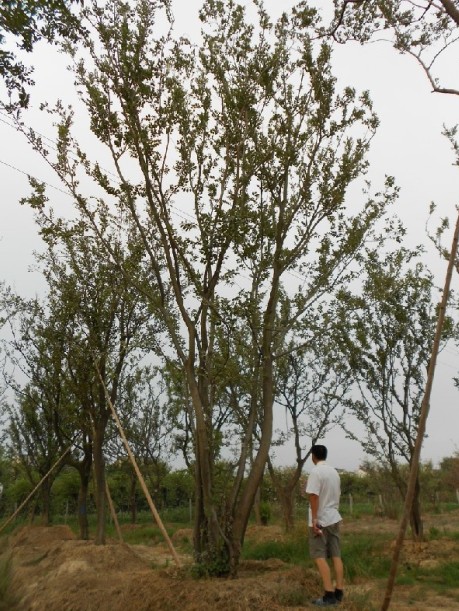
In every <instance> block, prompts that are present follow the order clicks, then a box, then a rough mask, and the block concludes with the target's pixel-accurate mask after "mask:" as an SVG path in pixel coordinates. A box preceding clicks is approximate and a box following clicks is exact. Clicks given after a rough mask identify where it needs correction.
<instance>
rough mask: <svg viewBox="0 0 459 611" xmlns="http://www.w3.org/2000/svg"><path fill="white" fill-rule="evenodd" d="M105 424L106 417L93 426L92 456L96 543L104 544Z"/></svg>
mask: <svg viewBox="0 0 459 611" xmlns="http://www.w3.org/2000/svg"><path fill="white" fill-rule="evenodd" d="M106 424H107V419H106V418H101V419H100V420H99V421H98V422H97V423H96V425H95V427H94V439H93V457H94V480H95V494H96V510H97V523H96V537H95V544H96V545H104V544H105V512H106V505H105V460H104V449H103V445H104V435H105V427H106Z"/></svg>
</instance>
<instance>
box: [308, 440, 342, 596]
mask: <svg viewBox="0 0 459 611" xmlns="http://www.w3.org/2000/svg"><path fill="white" fill-rule="evenodd" d="M311 457H312V462H313V463H314V467H313V468H312V470H311V473H310V475H309V477H308V482H307V484H306V494H308V495H309V551H310V554H311V558H313V559H314V560H315V563H316V566H317V568H318V570H319V573H320V576H321V578H322V583H323V586H324V590H325V594H324V595H323V597H322V598H318V599H317V600H314V601H313V604H315V605H317V606H318V607H330V606H332V605H336V604H338V603H339V602H340V601H341V600H342V598H343V580H344V572H343V562H342V560H341V547H340V538H339V523H340V522H341V516H340V513H339V511H338V508H339V499H340V495H341V483H340V477H339V475H338V472H337V471H336V469H334V468H333V467H331V466H330V465H328V464H327V463H326V462H325V460H326V458H327V448H326V447H325V446H322V445H315V446H313V447H312V449H311ZM327 558H331V559H332V562H333V568H334V570H335V580H336V587H335V588H333V584H332V579H331V572H330V567H329V566H328V562H327Z"/></svg>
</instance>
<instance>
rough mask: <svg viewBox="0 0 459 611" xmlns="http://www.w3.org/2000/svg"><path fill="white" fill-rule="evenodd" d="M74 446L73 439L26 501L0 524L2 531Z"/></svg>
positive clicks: (0, 530)
mask: <svg viewBox="0 0 459 611" xmlns="http://www.w3.org/2000/svg"><path fill="white" fill-rule="evenodd" d="M72 446H73V441H72V443H71V444H70V445H69V447H68V448H67V449H66V450H65V452H64V453H63V454H62V456H61V457H60V458H59V459H58V460H57V461H56V462H55V463H54V465H53V466H52V467H51V469H50V470H49V471H48V473H47V474H46V475H44V476H43V477H42V478H41V480H40V481H39V482H38V484H37V485H36V486H35V488H34V489H33V490H32V492H31V493H30V494H29V495H28V497H27V498H26V499H25V501H23V502H22V503H21V504H20V505H19V507H18V508H17V509H16V511H15V512H14V513H13V515H12V516H10V517H9V518H8V519H7V520H6V522H4V523H3V524H2V525H1V526H0V533H1V532H2V530H4V529H5V528H6V527H7V526H8V524H9V523H10V522H12V521H13V520H14V518H15V517H16V516H17V515H18V513H19V512H20V511H21V509H22V508H23V507H25V505H27V503H28V502H29V501H30V499H31V498H32V497H33V495H34V494H35V492H36V491H37V490H38V488H40V486H41V485H42V483H43V482H44V481H45V480H46V478H47V477H48V476H49V475H50V473H51V472H52V471H53V470H54V469H55V468H56V467H57V465H58V464H59V463H60V462H61V461H62V459H63V458H64V457H65V456H67V454H68V453H69V452H70V450H71V449H72Z"/></svg>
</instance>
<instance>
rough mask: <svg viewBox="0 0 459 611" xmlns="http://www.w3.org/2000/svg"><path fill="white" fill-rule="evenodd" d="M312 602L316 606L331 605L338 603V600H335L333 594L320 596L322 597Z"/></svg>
mask: <svg viewBox="0 0 459 611" xmlns="http://www.w3.org/2000/svg"><path fill="white" fill-rule="evenodd" d="M312 604H313V605H315V606H316V607H332V606H333V605H338V604H339V602H338V601H337V600H336V598H335V597H334V596H333V597H331V596H330V597H325V596H322V598H318V599H317V600H313V601H312Z"/></svg>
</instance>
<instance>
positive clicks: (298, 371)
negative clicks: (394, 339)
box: [268, 308, 351, 531]
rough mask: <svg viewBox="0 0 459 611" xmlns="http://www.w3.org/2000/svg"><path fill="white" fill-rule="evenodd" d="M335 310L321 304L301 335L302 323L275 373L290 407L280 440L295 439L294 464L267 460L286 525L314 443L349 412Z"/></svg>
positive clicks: (282, 401) (280, 395) (280, 399)
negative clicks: (332, 319) (282, 466)
mask: <svg viewBox="0 0 459 611" xmlns="http://www.w3.org/2000/svg"><path fill="white" fill-rule="evenodd" d="M329 316H330V314H329V313H326V312H324V311H323V309H322V308H320V309H319V312H317V313H316V315H315V316H313V317H312V318H313V320H312V321H311V320H309V321H308V324H307V334H308V333H311V331H312V330H314V329H315V333H313V335H312V337H310V338H309V339H306V341H302V339H301V336H302V333H301V329H298V330H297V333H296V336H295V339H292V340H291V341H290V343H289V345H287V346H286V349H285V354H284V356H282V357H281V358H280V359H279V362H278V367H277V375H276V391H277V392H276V403H277V407H276V409H278V410H279V411H280V410H281V409H282V408H283V409H284V410H285V420H286V425H285V427H283V428H284V430H279V431H278V437H277V439H275V440H274V442H273V448H272V451H271V453H272V456H273V457H274V455H275V452H276V446H281V445H284V444H285V443H287V442H289V441H290V442H293V448H294V456H295V467H294V468H293V469H291V470H289V471H287V472H284V471H278V470H276V469H275V468H274V466H273V463H272V461H271V460H270V459H269V460H268V468H269V473H270V476H271V478H272V480H273V484H274V487H275V489H276V492H277V497H278V499H279V500H280V502H281V505H282V508H283V514H284V521H285V527H286V529H287V531H290V530H292V528H293V520H294V515H293V508H294V500H295V491H296V490H297V487H298V483H299V481H300V478H301V474H302V470H303V467H304V464H305V463H306V460H307V459H308V457H309V455H310V449H311V447H312V445H314V444H315V443H316V442H317V441H318V440H319V439H320V438H321V437H324V435H325V434H326V433H327V431H329V430H330V429H331V428H332V427H333V426H335V425H336V424H339V423H340V422H341V419H342V418H343V415H344V405H345V400H346V397H347V395H348V392H349V387H350V384H351V376H350V372H349V369H348V367H347V366H346V364H345V363H343V362H342V360H341V359H340V358H339V356H338V352H337V350H336V345H335V339H334V337H333V331H332V330H331V328H330V325H329V324H328V322H327V319H328V318H329ZM279 420H280V418H279Z"/></svg>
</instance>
